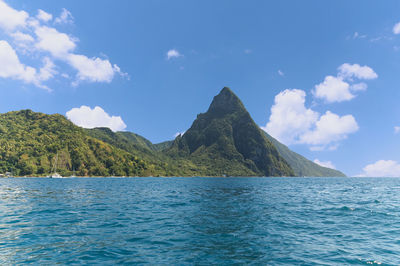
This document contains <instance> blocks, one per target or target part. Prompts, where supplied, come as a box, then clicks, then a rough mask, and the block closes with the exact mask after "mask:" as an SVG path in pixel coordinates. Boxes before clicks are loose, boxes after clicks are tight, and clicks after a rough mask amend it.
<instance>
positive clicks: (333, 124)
mask: <svg viewBox="0 0 400 266" xmlns="http://www.w3.org/2000/svg"><path fill="white" fill-rule="evenodd" d="M305 96H306V93H305V92H304V91H302V90H298V89H292V90H289V89H288V90H284V91H283V92H280V93H279V94H278V95H276V96H275V103H274V105H273V106H272V107H271V115H270V117H269V121H268V123H267V125H266V126H265V127H263V128H262V129H263V130H265V131H266V132H268V133H269V134H270V135H271V136H273V137H274V138H276V139H278V140H279V141H281V142H283V143H285V144H287V145H290V144H307V145H312V146H311V148H310V149H311V150H325V149H328V150H334V149H336V148H337V146H338V142H339V141H340V140H343V139H346V138H347V136H348V134H351V133H354V132H356V131H357V130H358V125H357V122H356V120H355V119H354V117H353V116H352V115H345V116H339V115H337V114H334V113H332V112H330V111H327V112H326V113H325V114H324V115H322V116H320V114H319V113H318V112H315V111H313V110H312V109H309V108H306V107H305Z"/></svg>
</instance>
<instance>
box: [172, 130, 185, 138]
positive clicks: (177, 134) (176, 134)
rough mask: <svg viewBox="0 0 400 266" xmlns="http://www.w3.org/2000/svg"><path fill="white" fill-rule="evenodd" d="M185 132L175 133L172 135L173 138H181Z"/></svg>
mask: <svg viewBox="0 0 400 266" xmlns="http://www.w3.org/2000/svg"><path fill="white" fill-rule="evenodd" d="M185 132H186V131H183V132H176V133H175V134H174V138H176V137H177V136H179V135H181V136H183V134H185Z"/></svg>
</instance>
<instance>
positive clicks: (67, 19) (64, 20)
mask: <svg viewBox="0 0 400 266" xmlns="http://www.w3.org/2000/svg"><path fill="white" fill-rule="evenodd" d="M54 23H56V24H72V23H74V17H73V16H72V14H71V12H69V11H68V10H67V9H65V8H63V9H62V11H61V14H60V16H59V17H58V18H56V19H55V21H54Z"/></svg>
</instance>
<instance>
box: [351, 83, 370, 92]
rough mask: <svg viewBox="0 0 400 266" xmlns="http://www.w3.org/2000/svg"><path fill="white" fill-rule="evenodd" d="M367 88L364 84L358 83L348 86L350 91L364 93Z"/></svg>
mask: <svg viewBox="0 0 400 266" xmlns="http://www.w3.org/2000/svg"><path fill="white" fill-rule="evenodd" d="M367 88H368V86H367V84H365V83H364V82H360V83H357V84H353V85H351V86H350V90H352V91H365V90H367Z"/></svg>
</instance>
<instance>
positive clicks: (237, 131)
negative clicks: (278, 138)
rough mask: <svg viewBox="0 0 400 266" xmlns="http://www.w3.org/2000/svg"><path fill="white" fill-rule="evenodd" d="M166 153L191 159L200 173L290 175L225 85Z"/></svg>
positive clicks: (283, 161)
mask: <svg viewBox="0 0 400 266" xmlns="http://www.w3.org/2000/svg"><path fill="white" fill-rule="evenodd" d="M166 153H167V154H168V155H169V156H171V157H173V158H182V157H183V158H187V159H189V160H191V161H192V162H193V163H195V164H196V165H197V166H198V167H199V169H198V171H200V172H201V173H202V174H204V175H215V174H216V175H229V176H293V175H294V172H293V170H292V169H291V167H290V166H289V165H288V164H287V162H286V161H285V160H284V159H283V158H282V157H281V156H280V155H279V153H278V151H277V150H276V148H275V147H274V145H273V144H272V143H271V142H270V141H269V140H268V139H267V138H266V137H265V136H264V134H263V132H262V130H261V129H260V128H259V127H258V126H257V125H256V123H255V122H254V121H253V119H252V118H251V117H250V115H249V113H248V112H247V110H246V109H245V107H244V106H243V104H242V102H241V101H240V99H239V98H238V97H237V96H236V95H235V94H234V93H233V92H232V91H231V90H230V89H229V88H224V89H223V90H222V91H221V93H220V94H218V95H217V96H215V97H214V100H213V102H212V103H211V105H210V107H209V109H208V111H207V112H206V113H204V114H199V115H198V116H197V119H196V120H195V121H194V122H193V124H192V126H191V128H190V129H189V130H188V131H186V132H185V134H184V135H183V136H181V137H177V138H176V139H175V142H174V144H173V145H172V147H170V148H169V149H168V150H167V151H166Z"/></svg>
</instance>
